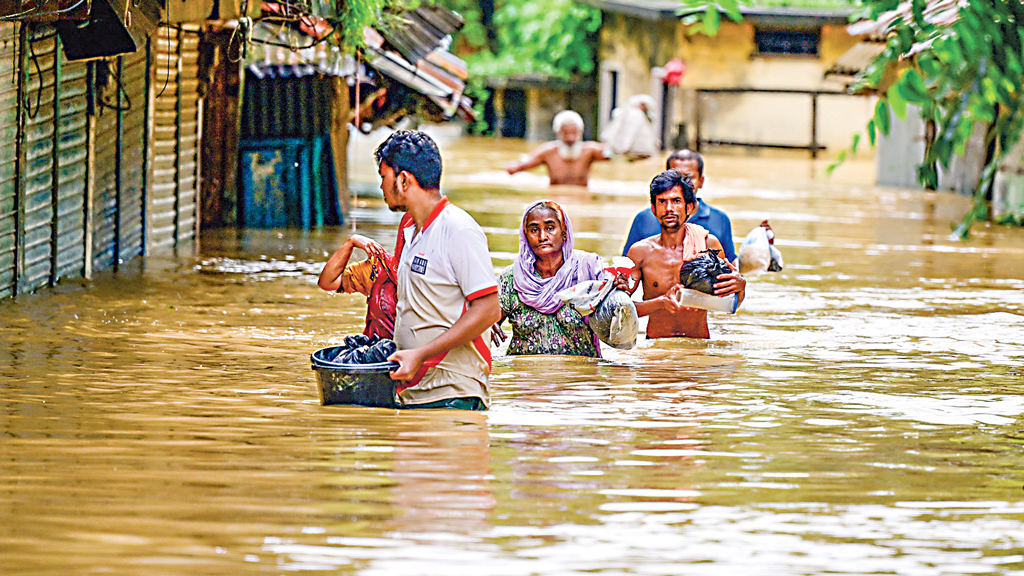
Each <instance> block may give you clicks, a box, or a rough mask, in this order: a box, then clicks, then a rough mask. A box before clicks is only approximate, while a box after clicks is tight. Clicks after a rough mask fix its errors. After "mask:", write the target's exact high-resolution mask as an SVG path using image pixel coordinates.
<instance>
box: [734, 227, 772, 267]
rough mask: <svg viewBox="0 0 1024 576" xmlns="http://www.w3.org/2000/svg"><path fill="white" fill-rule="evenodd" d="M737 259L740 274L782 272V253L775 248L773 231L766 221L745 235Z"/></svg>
mask: <svg viewBox="0 0 1024 576" xmlns="http://www.w3.org/2000/svg"><path fill="white" fill-rule="evenodd" d="M737 257H738V258H739V261H740V274H746V273H747V272H778V271H780V270H782V252H779V249H778V248H776V247H775V231H774V230H772V228H771V226H769V225H768V221H767V220H765V221H763V222H761V224H760V225H758V226H757V227H756V228H754V229H753V230H751V231H750V232H749V233H747V236H746V238H744V239H743V243H742V244H740V249H739V251H738V252H737Z"/></svg>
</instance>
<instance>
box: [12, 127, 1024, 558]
mask: <svg viewBox="0 0 1024 576" xmlns="http://www.w3.org/2000/svg"><path fill="white" fill-rule="evenodd" d="M527 148H528V146H527V145H526V144H524V143H521V142H517V141H506V142H500V143H495V142H490V141H468V142H457V143H454V144H453V145H452V146H450V147H448V148H446V150H445V155H446V161H447V167H448V170H449V172H448V174H447V176H446V186H447V192H448V193H449V195H450V196H451V197H452V199H453V200H454V201H455V202H456V203H457V204H459V205H460V206H463V207H465V208H467V209H468V210H469V211H470V212H471V213H473V215H474V216H475V217H476V218H477V219H478V220H479V221H480V222H481V224H482V225H483V226H484V227H485V230H486V231H487V234H488V239H489V242H490V246H491V249H492V255H493V257H494V263H495V267H496V269H497V268H501V267H503V266H506V265H508V264H509V263H510V262H511V259H512V257H513V255H514V254H515V253H516V252H517V250H518V246H517V242H518V240H517V225H518V220H519V217H520V215H521V211H522V209H523V208H524V206H525V205H527V204H528V203H529V202H530V201H532V200H534V199H536V198H538V197H541V196H553V197H555V198H556V199H558V200H559V201H560V202H562V203H563V204H564V205H565V207H566V209H567V211H568V212H569V214H570V215H571V216H572V218H573V220H574V224H575V225H576V227H577V229H579V230H580V231H581V233H580V234H578V235H577V237H578V244H579V247H580V248H582V249H585V250H592V251H597V252H599V253H601V254H603V255H606V256H612V255H614V254H616V253H618V252H619V250H620V249H621V241H622V238H623V236H624V233H625V230H626V228H627V227H628V224H629V221H630V219H631V218H632V215H633V214H634V213H635V212H636V211H637V210H640V209H643V208H644V206H645V204H646V197H645V194H646V186H647V183H648V182H649V180H650V177H651V176H652V175H653V174H654V173H656V172H657V171H658V169H659V168H660V162H656V161H653V160H651V161H645V162H638V163H633V164H627V163H624V162H623V163H620V162H611V163H606V164H602V165H600V166H599V167H598V169H597V171H596V173H595V182H594V186H593V189H592V190H591V191H578V190H548V189H547V188H546V187H545V186H544V183H545V181H544V178H543V175H542V174H539V173H534V174H522V175H516V176H515V177H509V176H508V175H507V174H504V173H503V172H501V171H500V168H495V167H500V166H502V165H503V164H504V162H505V161H506V160H507V159H510V158H514V157H515V156H517V155H518V154H520V153H521V152H522V151H525V150H526V149H527ZM823 166H824V163H816V162H811V161H807V160H805V159H803V158H801V157H797V156H792V157H787V156H770V157H769V156H745V155H738V154H737V155H726V154H721V155H712V156H709V158H708V162H707V175H708V181H707V186H706V191H705V194H706V196H707V197H708V199H709V200H710V201H711V202H713V203H714V204H716V205H718V206H720V207H722V208H724V209H725V210H726V211H727V212H728V213H729V214H730V215H731V216H732V217H733V223H734V228H735V230H736V233H737V236H740V237H741V236H742V235H743V234H744V233H745V232H746V231H747V230H749V229H750V228H752V227H754V226H756V225H757V224H758V223H759V222H760V221H761V220H762V219H764V218H769V219H770V221H771V223H772V226H773V228H775V230H776V232H777V235H778V244H779V246H780V248H781V249H782V250H783V252H784V255H785V260H786V265H787V268H786V270H785V271H783V272H782V273H779V274H771V275H761V276H753V277H751V278H750V279H749V280H750V283H749V286H748V296H747V300H746V302H745V303H744V306H743V309H742V311H741V313H739V314H737V315H736V316H722V315H713V316H712V318H711V322H712V327H711V330H712V339H711V340H710V341H687V340H660V341H650V340H645V339H643V338H641V341H640V343H639V345H638V347H637V348H636V349H634V350H628V351H619V350H607V351H606V357H605V358H604V359H603V360H600V361H593V360H583V359H572V358H554V357H535V358H509V357H502V356H499V357H498V358H497V359H496V363H495V369H494V376H493V386H492V389H493V393H494V398H493V400H494V405H493V408H492V409H491V410H490V411H488V412H486V413H461V412H450V411H436V412H409V411H403V412H398V411H392V410H383V409H364V408H357V407H321V406H319V405H318V402H317V394H316V391H315V388H314V380H313V376H312V373H311V372H310V370H309V356H308V355H309V353H310V352H312V351H313V350H315V349H316V348H319V347H322V346H326V345H329V344H332V343H335V342H337V341H338V339H339V338H340V337H341V336H343V335H346V334H351V333H355V332H358V331H359V330H360V329H361V327H362V323H363V315H364V313H365V308H364V301H363V298H362V297H360V296H353V295H343V294H342V295H328V294H325V293H323V292H321V291H319V290H318V289H317V288H316V277H317V275H318V273H319V270H320V266H321V264H322V262H323V261H324V260H325V259H326V257H327V255H328V254H330V253H331V252H332V251H333V250H334V248H335V247H336V246H337V244H338V243H339V242H340V241H342V240H343V239H344V238H345V237H346V236H347V234H348V233H349V230H348V229H344V230H338V229H328V230H323V231H314V232H305V233H304V232H296V231H251V232H246V233H244V234H239V233H235V232H233V231H229V232H218V233H211V234H207V235H206V236H204V238H203V239H202V249H201V254H200V255H199V256H198V257H194V258H192V257H181V258H174V259H171V258H169V259H161V258H156V257H153V258H147V259H146V261H145V262H132V263H130V264H129V265H127V266H124V267H122V268H121V269H120V270H119V271H118V272H117V273H116V274H115V273H105V274H100V275H99V276H98V277H97V278H96V279H95V280H94V281H92V282H88V283H86V282H83V281H70V282H62V283H61V285H60V286H58V287H57V288H56V289H54V290H49V291H46V292H45V293H40V294H35V295H27V296H23V297H19V298H18V299H17V300H7V301H3V302H0V340H2V342H3V343H4V345H3V346H2V347H0V392H2V393H0V461H2V465H0V558H3V561H2V562H3V570H0V571H2V572H3V573H5V574H8V573H9V574H39V575H43V574H46V575H50V574H60V573H73V574H92V573H104V572H107V573H117V574H143V575H147V574H154V575H156V574H160V575H164V574H226V573H231V574H237V573H272V574H280V573H285V572H303V573H337V572H343V573H353V574H354V573H358V574H388V575H391V574H437V573H455V574H461V573H467V574H469V573H472V574H493V575H495V576H506V575H516V574H524V575H527V574H530V575H532V574H552V575H553V574H577V573H608V574H655V575H660V574H665V575H668V574H679V573H686V574H721V575H732V574H772V575H774V574H808V575H812V574H815V575H816V574H822V573H842V574H872V573H879V574H929V575H931V574H967V573H971V574H1005V573H1009V572H1013V571H1020V570H1024V500H1022V496H1024V491H1022V487H1024V471H1022V468H1021V464H1020V462H1021V461H1022V458H1021V446H1022V444H1024V434H1022V433H1021V429H1022V426H1021V424H1022V421H1021V416H1020V415H1021V414H1022V412H1024V400H1022V398H1024V394H1022V393H1024V318H1022V316H1024V233H1022V232H1024V231H1021V230H1018V229H1002V228H989V227H981V228H979V229H978V230H977V234H976V237H975V238H974V239H973V240H972V241H971V242H969V243H966V244H959V243H955V242H951V241H950V240H948V238H947V235H948V232H949V230H950V223H951V222H953V221H955V220H956V219H957V218H958V217H959V216H960V214H962V210H963V209H964V208H965V202H964V201H963V199H961V198H955V197H951V196H947V195H943V194H933V193H922V192H912V191H903V190H894V189H877V188H873V187H871V186H868V185H865V184H864V179H865V176H864V174H865V173H867V174H870V167H869V166H868V167H867V168H866V167H865V165H857V164H850V165H848V166H846V167H844V168H843V169H841V170H840V173H839V174H838V176H837V179H836V180H833V181H823V180H821V179H820V178H821V174H822V170H823V168H822V167H823ZM363 167H364V168H365V166H363ZM359 169H360V168H358V167H357V168H356V174H357V176H358V174H359V172H358V170H359ZM503 174H504V176H502V175H503ZM356 215H357V221H358V223H359V232H360V233H363V234H366V235H369V236H371V237H373V238H375V239H377V240H378V241H380V242H381V243H382V244H384V245H385V246H392V245H393V244H394V240H395V232H394V226H395V223H396V222H397V216H396V215H394V214H392V213H390V212H388V211H387V210H386V209H384V208H383V206H382V205H381V203H380V202H379V201H377V200H373V199H362V200H360V205H359V207H358V209H357V211H356ZM681 565H684V566H681Z"/></svg>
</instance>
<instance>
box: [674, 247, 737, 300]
mask: <svg viewBox="0 0 1024 576" xmlns="http://www.w3.org/2000/svg"><path fill="white" fill-rule="evenodd" d="M717 254H718V250H705V251H703V252H701V253H700V254H698V255H697V257H696V258H694V259H693V260H689V261H687V262H683V265H682V266H681V267H680V268H679V283H680V284H682V285H683V288H689V289H690V290H696V291H698V292H703V293H705V294H711V295H714V293H715V283H716V282H718V276H719V275H721V274H728V273H730V272H732V270H731V269H730V268H729V267H728V266H726V264H725V262H723V261H722V260H721V259H720V258H719V257H718V256H717Z"/></svg>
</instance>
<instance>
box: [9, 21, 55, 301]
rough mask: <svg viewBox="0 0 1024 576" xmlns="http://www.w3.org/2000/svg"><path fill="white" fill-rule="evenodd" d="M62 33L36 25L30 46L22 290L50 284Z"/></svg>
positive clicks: (19, 288) (28, 43)
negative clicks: (57, 60)
mask: <svg viewBox="0 0 1024 576" xmlns="http://www.w3.org/2000/svg"><path fill="white" fill-rule="evenodd" d="M56 47H57V35H56V32H55V31H54V28H53V27H52V26H37V27H31V28H30V29H29V31H28V41H27V45H26V46H25V52H26V60H25V66H26V68H27V70H26V73H27V74H26V75H27V77H28V79H27V82H26V84H25V121H24V126H25V128H24V140H23V146H24V150H23V152H22V158H23V160H24V164H23V169H22V171H21V174H22V182H21V184H22V196H21V197H22V199H23V201H24V209H23V213H24V233H23V235H22V237H23V244H22V250H23V252H22V258H21V259H22V269H21V278H20V279H19V281H18V291H19V292H29V291H33V290H35V289H37V288H39V287H41V286H45V285H47V284H48V283H49V282H50V276H51V273H52V269H51V258H52V256H53V248H52V238H53V232H54V220H55V218H54V215H55V212H54V204H55V203H54V201H53V200H54V163H53V153H54V147H53V137H54V128H55V126H56V125H55V123H54V96H55V94H54V85H55V80H56V76H55V70H54V64H55V58H54V55H55V53H56V52H55V49H56Z"/></svg>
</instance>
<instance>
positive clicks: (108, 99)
mask: <svg viewBox="0 0 1024 576" xmlns="http://www.w3.org/2000/svg"><path fill="white" fill-rule="evenodd" d="M94 65H95V66H96V67H97V68H101V67H107V66H111V64H110V60H104V61H97V62H96V63H95V64H94ZM112 69H113V70H114V71H115V73H116V67H113V68H112ZM97 76H99V75H97ZM97 90H98V92H99V94H98V97H97V98H96V101H97V105H96V112H95V114H96V125H95V131H96V132H95V136H94V138H93V141H94V144H93V205H92V214H93V225H92V233H93V238H92V261H93V268H94V269H95V270H102V269H104V268H110V267H112V266H114V264H115V259H116V256H117V104H116V101H117V79H116V77H114V76H111V77H110V78H109V80H108V81H107V83H106V85H105V86H97Z"/></svg>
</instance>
